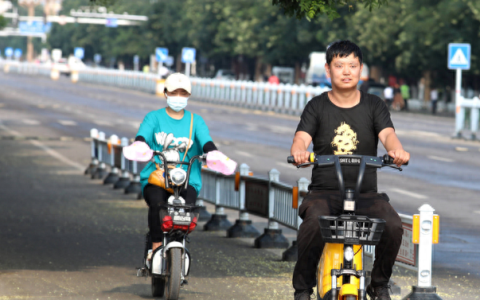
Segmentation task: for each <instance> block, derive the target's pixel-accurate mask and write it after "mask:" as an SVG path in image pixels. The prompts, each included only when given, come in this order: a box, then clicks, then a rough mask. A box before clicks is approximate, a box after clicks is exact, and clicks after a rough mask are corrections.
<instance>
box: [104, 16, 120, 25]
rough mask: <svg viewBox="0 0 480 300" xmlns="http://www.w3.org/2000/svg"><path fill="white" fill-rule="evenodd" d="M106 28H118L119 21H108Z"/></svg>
mask: <svg viewBox="0 0 480 300" xmlns="http://www.w3.org/2000/svg"><path fill="white" fill-rule="evenodd" d="M105 26H106V27H118V22H117V19H115V18H109V19H107V22H106V23H105Z"/></svg>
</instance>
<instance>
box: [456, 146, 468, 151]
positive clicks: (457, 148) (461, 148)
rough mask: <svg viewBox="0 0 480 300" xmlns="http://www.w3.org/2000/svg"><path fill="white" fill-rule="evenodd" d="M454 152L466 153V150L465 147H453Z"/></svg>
mask: <svg viewBox="0 0 480 300" xmlns="http://www.w3.org/2000/svg"><path fill="white" fill-rule="evenodd" d="M455 150H457V151H458V152H467V151H468V148H465V147H455Z"/></svg>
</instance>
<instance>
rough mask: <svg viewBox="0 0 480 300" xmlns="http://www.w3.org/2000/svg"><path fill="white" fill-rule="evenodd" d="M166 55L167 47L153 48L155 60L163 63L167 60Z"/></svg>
mask: <svg viewBox="0 0 480 300" xmlns="http://www.w3.org/2000/svg"><path fill="white" fill-rule="evenodd" d="M167 57H168V49H167V48H155V58H156V59H157V62H161V63H163V62H164V61H166V60H167Z"/></svg>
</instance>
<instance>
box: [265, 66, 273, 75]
mask: <svg viewBox="0 0 480 300" xmlns="http://www.w3.org/2000/svg"><path fill="white" fill-rule="evenodd" d="M265 75H267V77H270V76H272V64H267V67H266V69H265Z"/></svg>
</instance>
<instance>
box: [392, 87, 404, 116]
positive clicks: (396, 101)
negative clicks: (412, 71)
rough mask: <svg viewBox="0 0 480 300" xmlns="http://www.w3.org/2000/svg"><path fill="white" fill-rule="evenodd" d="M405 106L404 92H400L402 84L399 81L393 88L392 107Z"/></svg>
mask: <svg viewBox="0 0 480 300" xmlns="http://www.w3.org/2000/svg"><path fill="white" fill-rule="evenodd" d="M404 106H405V103H404V102H403V97H402V93H401V92H400V86H399V85H398V83H396V84H395V87H394V88H393V104H392V107H393V109H394V110H401V109H402V108H403V107H404Z"/></svg>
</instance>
